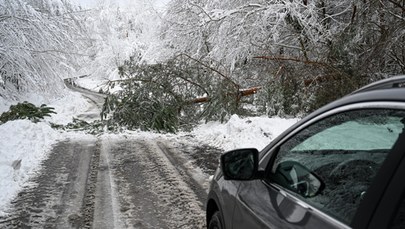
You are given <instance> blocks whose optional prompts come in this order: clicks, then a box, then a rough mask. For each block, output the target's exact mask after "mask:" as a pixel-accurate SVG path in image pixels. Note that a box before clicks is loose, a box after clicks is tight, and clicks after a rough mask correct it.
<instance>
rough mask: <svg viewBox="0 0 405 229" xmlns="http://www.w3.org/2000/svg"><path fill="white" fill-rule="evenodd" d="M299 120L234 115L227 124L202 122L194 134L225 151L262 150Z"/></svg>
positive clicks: (204, 141) (202, 140) (200, 139)
mask: <svg viewBox="0 0 405 229" xmlns="http://www.w3.org/2000/svg"><path fill="white" fill-rule="evenodd" d="M298 120H299V119H283V118H278V117H274V118H268V117H264V116H263V117H249V118H240V117H238V116H237V115H233V116H232V117H231V119H230V120H229V121H228V122H227V123H225V124H221V123H219V122H209V123H206V124H202V125H200V126H198V127H197V128H195V129H194V130H193V131H192V134H193V135H195V136H196V138H197V139H198V140H199V141H201V142H203V143H206V144H209V145H211V146H215V147H218V148H221V149H224V150H225V151H227V150H232V149H237V148H257V149H258V150H261V149H263V148H264V147H265V146H266V145H267V144H269V143H270V141H271V140H273V139H274V138H275V137H277V136H278V135H279V134H281V133H282V132H283V131H284V130H286V129H287V128H288V127H290V126H292V125H293V124H294V123H296V122H297V121H298Z"/></svg>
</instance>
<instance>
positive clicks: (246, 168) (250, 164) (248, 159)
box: [220, 148, 259, 180]
mask: <svg viewBox="0 0 405 229" xmlns="http://www.w3.org/2000/svg"><path fill="white" fill-rule="evenodd" d="M220 163H221V169H222V173H223V175H224V179H225V180H252V179H254V178H255V177H256V174H257V171H258V165H259V151H258V150H257V149H251V148H249V149H237V150H232V151H228V152H226V153H224V154H223V155H222V156H221V159H220Z"/></svg>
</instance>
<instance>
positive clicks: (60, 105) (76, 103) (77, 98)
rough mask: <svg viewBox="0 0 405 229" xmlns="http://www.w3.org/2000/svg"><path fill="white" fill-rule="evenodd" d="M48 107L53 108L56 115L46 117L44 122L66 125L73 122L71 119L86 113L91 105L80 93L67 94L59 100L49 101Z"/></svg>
mask: <svg viewBox="0 0 405 229" xmlns="http://www.w3.org/2000/svg"><path fill="white" fill-rule="evenodd" d="M48 106H50V107H53V108H55V109H54V111H55V112H56V114H52V115H51V117H46V118H45V120H46V121H49V122H52V123H55V124H60V125H66V124H68V123H69V122H72V121H73V117H76V116H77V115H78V114H83V113H86V112H87V111H88V110H89V109H90V107H91V104H90V103H89V102H88V101H87V99H85V98H84V97H83V96H82V95H81V94H80V93H78V92H69V93H68V94H67V95H65V96H63V97H61V98H58V99H55V100H53V101H50V104H49V105H48Z"/></svg>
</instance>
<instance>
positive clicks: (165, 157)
mask: <svg viewBox="0 0 405 229" xmlns="http://www.w3.org/2000/svg"><path fill="white" fill-rule="evenodd" d="M178 147H179V145H177V146H174V145H173V144H171V143H170V142H169V141H168V140H167V139H163V138H156V139H155V138H152V137H139V136H138V137H136V136H132V137H127V138H126V139H125V138H124V139H123V138H119V137H117V136H104V137H99V138H98V140H94V141H92V140H67V141H64V142H60V143H58V144H57V145H56V146H55V147H54V149H53V151H52V153H51V155H50V157H49V158H48V159H47V160H46V161H44V163H43V167H42V170H41V171H40V173H39V175H38V176H37V177H35V179H33V180H32V182H34V183H35V184H37V185H34V186H33V187H31V188H28V189H26V190H23V191H22V192H20V193H19V195H18V197H17V198H16V199H15V200H13V202H12V210H11V211H10V212H11V214H10V215H8V216H6V217H3V218H0V228H203V227H204V226H205V223H204V220H205V216H204V210H203V208H204V207H203V205H204V204H203V202H204V200H205V199H206V188H207V187H206V186H207V183H206V182H207V176H206V175H204V174H205V173H201V172H196V169H198V168H197V167H196V166H194V165H191V164H190V158H191V159H192V160H191V161H193V160H194V161H198V160H205V159H206V157H207V155H205V156H204V157H205V158H200V159H198V158H195V157H196V156H197V155H204V154H199V153H196V152H197V151H199V150H201V148H195V147H194V146H185V145H182V147H183V148H182V149H180V148H178ZM193 149H194V153H193V152H191V151H192V150H193ZM208 151H209V152H211V154H212V156H211V158H212V159H213V160H216V159H215V156H213V154H217V153H218V152H215V150H212V149H211V151H210V150H208ZM185 152H191V153H189V154H186V153H185ZM215 162H216V161H215ZM215 162H211V164H212V165H213V164H215ZM207 164H210V163H207Z"/></svg>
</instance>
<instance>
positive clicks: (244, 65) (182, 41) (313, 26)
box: [162, 0, 405, 114]
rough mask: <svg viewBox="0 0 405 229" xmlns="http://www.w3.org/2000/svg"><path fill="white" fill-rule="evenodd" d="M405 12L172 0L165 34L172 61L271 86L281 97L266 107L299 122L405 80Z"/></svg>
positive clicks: (326, 2) (376, 5) (341, 4)
mask: <svg viewBox="0 0 405 229" xmlns="http://www.w3.org/2000/svg"><path fill="white" fill-rule="evenodd" d="M404 8H405V5H404V2H402V1H394V0H391V1H386V2H384V1H380V0H371V1H355V2H353V1H349V0H345V1H332V0H313V1H312V0H244V1H232V0H207V1H199V0H189V1H180V0H173V1H172V2H171V4H170V5H169V10H168V12H167V15H166V17H165V23H164V26H163V32H162V34H163V38H164V39H165V44H166V48H167V49H168V50H170V51H171V52H172V53H173V55H177V54H178V53H186V54H188V55H190V56H192V57H193V58H196V59H203V60H206V61H212V62H215V63H220V64H221V65H222V66H225V69H228V74H229V76H230V77H232V79H233V80H235V81H236V82H238V83H239V84H240V85H242V86H256V85H261V86H266V85H271V87H272V88H271V89H268V91H272V92H276V91H278V92H277V93H278V95H277V96H275V95H274V93H271V94H270V95H269V96H268V97H266V98H267V99H266V100H269V99H270V98H280V100H283V101H284V102H281V104H284V105H283V107H284V108H283V109H289V110H291V109H292V110H295V111H293V112H287V113H293V114H294V113H296V112H299V111H301V112H306V111H308V110H311V109H313V108H315V107H318V106H319V105H321V104H324V103H326V102H328V101H330V100H332V99H334V98H336V97H340V96H342V95H344V94H346V93H348V92H350V91H351V90H353V89H355V88H357V87H359V86H360V85H362V84H364V83H366V82H367V81H370V80H374V79H375V78H378V77H382V76H386V75H388V74H391V75H392V74H399V73H404V70H405V69H404V68H403V66H404V61H403V60H404V53H405V51H404V47H405V46H404V31H405V25H404V21H405V20H404ZM252 84H256V85H252ZM280 88H281V89H280ZM280 90H281V92H280ZM331 90H333V91H335V92H336V93H329V92H328V91H331ZM331 94H332V95H331ZM291 96H293V97H294V96H296V99H294V98H293V99H292V98H291ZM272 103H273V104H277V103H278V104H280V102H276V101H273V102H272ZM311 103H312V105H308V104H311ZM276 110H277V109H276ZM273 114H274V113H273Z"/></svg>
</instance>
